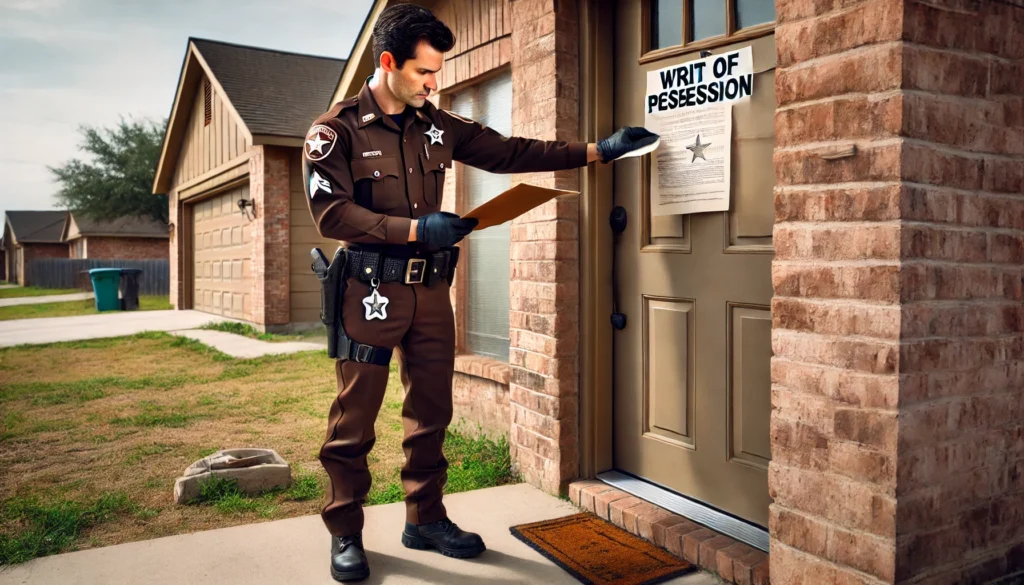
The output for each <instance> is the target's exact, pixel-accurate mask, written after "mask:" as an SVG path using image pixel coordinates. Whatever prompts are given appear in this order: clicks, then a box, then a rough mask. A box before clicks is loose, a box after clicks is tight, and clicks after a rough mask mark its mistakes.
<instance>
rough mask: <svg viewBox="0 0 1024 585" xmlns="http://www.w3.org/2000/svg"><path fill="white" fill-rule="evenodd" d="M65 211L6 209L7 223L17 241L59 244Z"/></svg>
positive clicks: (22, 242) (65, 215)
mask: <svg viewBox="0 0 1024 585" xmlns="http://www.w3.org/2000/svg"><path fill="white" fill-rule="evenodd" d="M66 217H67V212H66V211H8V212H7V225H8V226H9V227H10V228H11V232H12V233H14V238H15V240H17V242H18V243H21V244H25V243H35V244H59V243H61V234H62V233H63V231H64V219H65V218H66Z"/></svg>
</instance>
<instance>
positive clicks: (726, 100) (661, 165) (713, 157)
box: [644, 47, 754, 215]
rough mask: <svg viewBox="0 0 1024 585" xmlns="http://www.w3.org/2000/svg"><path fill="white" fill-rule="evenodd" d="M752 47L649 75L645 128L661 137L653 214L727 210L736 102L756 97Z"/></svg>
mask: <svg viewBox="0 0 1024 585" xmlns="http://www.w3.org/2000/svg"><path fill="white" fill-rule="evenodd" d="M753 61H754V60H753V54H752V52H751V49H750V47H744V48H742V49H740V50H738V51H732V52H729V53H725V54H722V55H714V56H711V57H706V58H704V59H700V60H697V61H691V62H689V63H683V64H680V65H674V66H672V67H666V68H664V69H658V70H655V71H649V72H648V73H647V92H646V95H645V99H644V104H645V112H644V126H645V127H647V129H648V130H650V131H652V132H656V133H657V134H659V135H660V136H661V145H660V147H659V148H658V149H657V150H656V151H655V152H654V153H653V154H652V155H651V177H650V182H651V213H652V214H653V215H680V214H687V213H704V212H714V211H727V210H728V209H729V193H730V183H731V172H732V169H731V162H732V103H734V102H738V101H740V100H745V99H749V98H750V96H751V95H752V93H753V87H754V71H753V69H754V68H753Z"/></svg>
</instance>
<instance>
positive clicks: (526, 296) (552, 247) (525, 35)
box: [509, 0, 579, 492]
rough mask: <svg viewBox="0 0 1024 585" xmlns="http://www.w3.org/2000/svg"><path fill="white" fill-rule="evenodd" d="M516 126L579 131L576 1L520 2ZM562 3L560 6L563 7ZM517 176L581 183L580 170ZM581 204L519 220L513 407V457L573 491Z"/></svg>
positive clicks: (544, 132) (551, 206) (558, 205)
mask: <svg viewBox="0 0 1024 585" xmlns="http://www.w3.org/2000/svg"><path fill="white" fill-rule="evenodd" d="M511 7H512V101H513V106H512V108H513V110H512V131H513V134H515V135H517V136H529V137H533V138H541V139H547V140H577V139H578V137H579V97H578V95H579V90H578V88H579V42H578V39H579V33H578V23H577V10H576V3H575V2H565V1H561V2H559V1H556V0H512V2H511ZM556 7H557V11H556ZM515 181H527V182H530V183H533V184H536V185H541V186H547V187H554V188H560V189H579V171H575V170H573V171H563V172H559V173H537V174H529V175H517V176H516V177H515ZM578 223H579V202H578V200H577V199H576V198H575V197H566V198H563V199H562V200H556V201H552V202H549V203H547V204H545V205H543V206H542V207H539V208H537V209H535V210H533V211H531V212H530V213H528V214H526V215H524V216H522V217H520V218H518V219H516V220H515V221H514V222H513V224H512V236H511V237H512V243H511V255H512V275H511V276H512V284H511V297H512V298H511V303H510V304H511V315H510V319H511V352H510V362H511V368H512V374H511V381H510V409H511V412H510V414H511V418H512V425H511V426H512V428H511V430H510V439H509V440H510V444H511V448H512V458H513V461H514V462H515V465H516V466H517V468H518V469H519V471H520V472H521V473H522V475H523V477H524V479H525V480H526V481H527V482H529V483H531V484H533V485H536V486H538V487H541V488H542V489H545V490H547V491H549V492H560V491H562V490H564V489H565V488H566V487H567V485H568V482H569V480H571V479H573V478H575V477H576V475H577V473H578V468H579V451H578V448H577V441H578V426H579V425H578V410H579V399H578V382H577V369H578V365H577V351H578V349H579V260H578V258H579V238H578V235H577V234H578Z"/></svg>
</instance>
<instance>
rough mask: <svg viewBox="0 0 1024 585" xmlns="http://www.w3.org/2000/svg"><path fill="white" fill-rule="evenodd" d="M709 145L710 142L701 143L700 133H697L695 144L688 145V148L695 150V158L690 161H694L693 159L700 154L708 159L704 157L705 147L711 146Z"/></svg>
mask: <svg viewBox="0 0 1024 585" xmlns="http://www.w3.org/2000/svg"><path fill="white" fill-rule="evenodd" d="M709 146H711V143H710V142H705V143H704V144H701V143H700V134H698V135H697V140H696V141H695V142H694V143H693V144H691V145H690V146H687V147H686V150H692V151H693V158H692V159H691V160H690V162H693V161H695V160H697V157H698V156H699V157H700V158H702V159H704V160H705V161H706V160H708V159H706V158H704V149H705V148H707V147H709Z"/></svg>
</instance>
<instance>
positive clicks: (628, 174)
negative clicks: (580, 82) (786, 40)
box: [613, 0, 775, 527]
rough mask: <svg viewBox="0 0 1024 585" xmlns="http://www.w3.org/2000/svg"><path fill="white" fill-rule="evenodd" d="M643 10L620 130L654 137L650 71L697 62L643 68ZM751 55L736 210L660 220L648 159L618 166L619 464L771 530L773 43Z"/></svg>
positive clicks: (620, 26) (629, 6) (619, 24)
mask: <svg viewBox="0 0 1024 585" xmlns="http://www.w3.org/2000/svg"><path fill="white" fill-rule="evenodd" d="M641 8H642V7H641V0H633V1H628V2H626V1H624V2H619V3H618V11H617V14H616V20H615V22H616V25H615V26H616V29H617V30H616V39H615V46H616V54H615V65H614V67H615V96H614V99H615V120H614V125H615V127H616V128H617V127H620V126H626V125H636V126H639V125H643V123H644V103H643V98H644V90H645V86H646V72H647V71H650V70H655V69H661V68H664V67H668V66H670V65H674V64H679V63H683V62H686V61H691V60H694V59H697V58H699V54H697V53H696V52H693V53H687V54H681V55H676V56H673V57H667V58H664V59H659V60H655V61H652V62H647V63H643V64H639V59H640V48H641V29H642V28H643V27H642V20H641ZM745 45H750V46H752V50H753V57H754V71H755V73H756V72H759V71H763V70H766V69H767V70H768V71H764V72H763V73H759V74H757V75H755V76H754V93H753V96H754V97H753V98H752V100H751V102H750V103H749V104H744V105H736V106H734V108H733V136H732V196H731V203H730V211H728V212H720V213H703V214H694V215H688V216H681V215H677V216H662V217H657V216H652V215H651V214H650V211H649V208H650V204H649V192H648V185H649V173H650V170H649V169H650V160H649V159H650V157H649V156H648V157H643V159H642V160H637V159H630V160H628V161H619V162H617V163H616V164H615V191H614V197H615V205H621V206H623V207H625V208H626V210H627V212H628V214H629V222H628V227H627V230H626V231H625V232H624V233H623V234H622V235H621V236H619V240H618V243H617V244H616V251H615V262H616V284H617V289H618V291H617V296H618V306H619V311H621V312H623V313H625V314H626V315H627V317H628V323H627V326H626V328H625V329H624V330H622V331H618V332H616V334H615V380H614V415H613V416H614V429H615V435H614V465H615V467H616V468H617V469H619V470H621V471H624V472H627V473H630V474H632V475H635V476H638V477H640V478H643V479H646V480H649V481H651V482H653V483H655V484H658V485H660V486H662V487H665V488H668V489H670V490H673V491H676V492H678V493H680V494H683V495H685V496H688V497H690V498H693V499H696V500H699V501H701V502H703V503H705V504H707V505H710V506H712V507H714V508H717V509H719V510H722V511H725V512H728V513H730V514H732V515H735V516H739V517H741V518H743V519H746V520H748V521H751V522H753V523H756V524H758V525H761V526H763V527H767V526H768V505H769V503H770V502H771V500H770V498H769V496H768V479H767V468H768V460H769V459H770V457H771V454H770V451H769V417H770V410H771V406H770V404H771V401H770V386H771V384H770V379H769V378H770V371H769V363H770V358H771V316H770V303H771V297H772V283H771V261H772V247H771V235H772V221H773V203H772V188H773V184H774V181H775V174H774V170H773V167H772V150H773V147H774V139H773V120H772V119H773V115H774V111H775V93H774V72H773V71H772V70H771V69H772V67H773V66H774V65H775V38H774V36H772V35H770V34H769V35H768V36H761V37H760V38H758V39H755V40H753V41H747V42H739V43H733V44H730V45H726V46H719V47H715V48H714V49H713V50H712V52H713V53H715V54H719V53H724V52H726V51H730V50H734V49H737V48H740V47H742V46H745Z"/></svg>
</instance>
